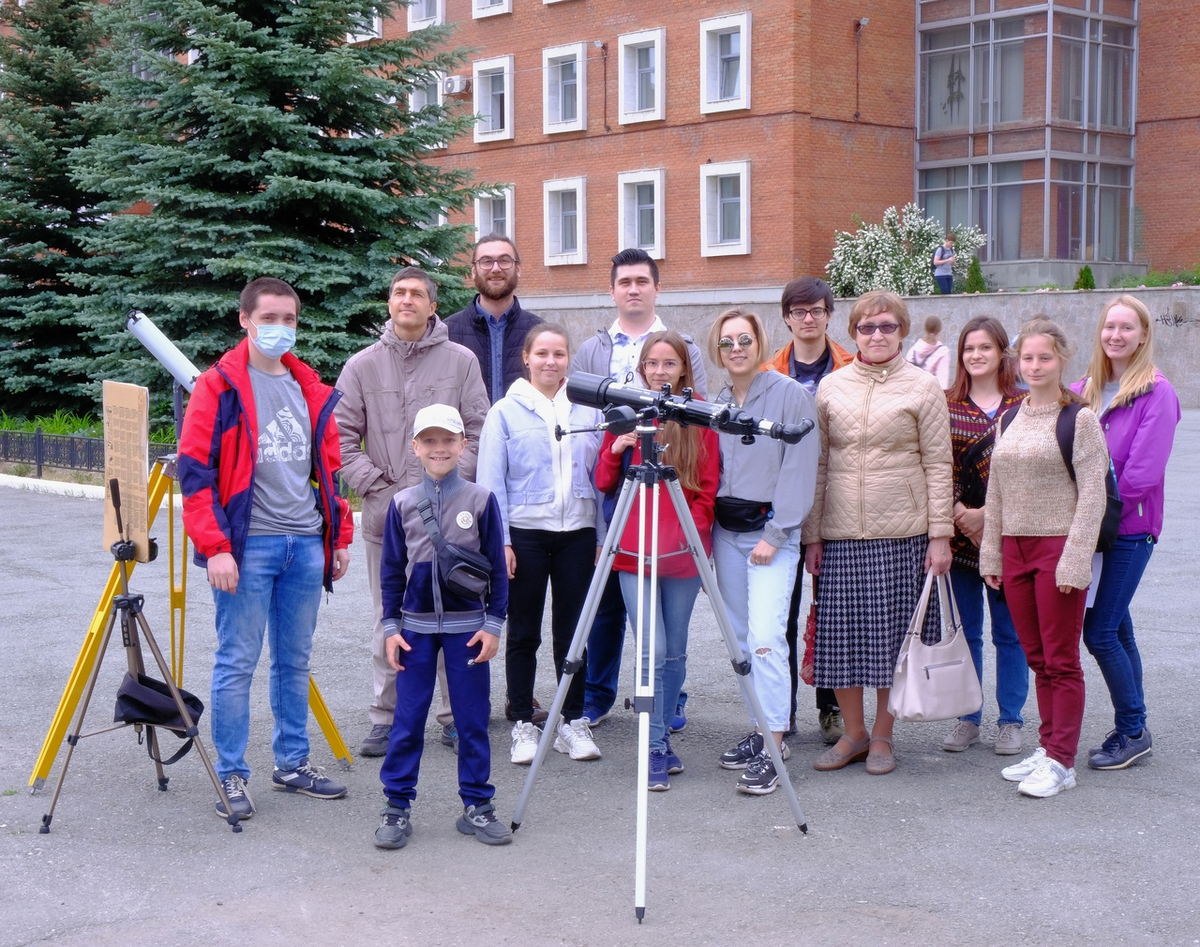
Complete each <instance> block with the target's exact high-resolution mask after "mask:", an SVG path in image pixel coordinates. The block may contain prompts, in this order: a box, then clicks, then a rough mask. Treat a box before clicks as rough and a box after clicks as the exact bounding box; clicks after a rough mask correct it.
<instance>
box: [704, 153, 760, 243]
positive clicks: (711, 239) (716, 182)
mask: <svg viewBox="0 0 1200 947" xmlns="http://www.w3.org/2000/svg"><path fill="white" fill-rule="evenodd" d="M734 176H736V177H737V178H738V181H739V197H738V200H739V204H740V206H739V208H738V210H739V215H738V226H739V229H740V235H739V238H738V239H737V240H726V241H722V240H721V238H720V216H719V215H720V213H721V205H720V200H719V195H718V189H719V187H720V179H721V178H726V177H734ZM749 252H750V162H749V161H725V162H722V163H720V164H702V165H701V166H700V255H701V256H740V255H744V254H747V253H749Z"/></svg>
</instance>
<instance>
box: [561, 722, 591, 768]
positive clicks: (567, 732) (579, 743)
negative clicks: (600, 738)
mask: <svg viewBox="0 0 1200 947" xmlns="http://www.w3.org/2000/svg"><path fill="white" fill-rule="evenodd" d="M554 749H556V750H557V751H558V752H559V753H569V754H570V755H571V759H573V760H598V759H600V748H599V747H598V746H596V741H595V740H593V739H592V730H591V728H590V727H589V726H588V722H587V720H586V719H585V718H583V717H580V718H579V719H578V720H572V721H571V722H570V723H567V721H566V720H562V721H560V722H559V724H558V728H557V729H556V730H555V735H554Z"/></svg>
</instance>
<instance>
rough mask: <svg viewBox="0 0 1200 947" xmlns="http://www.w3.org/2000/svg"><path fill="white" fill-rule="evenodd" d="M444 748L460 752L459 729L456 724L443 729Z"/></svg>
mask: <svg viewBox="0 0 1200 947" xmlns="http://www.w3.org/2000/svg"><path fill="white" fill-rule="evenodd" d="M442 746H448V747H451V748H453V750H454V752H455V753H457V752H458V727H456V726H455V725H454V724H450V725H449V726H446V727H442Z"/></svg>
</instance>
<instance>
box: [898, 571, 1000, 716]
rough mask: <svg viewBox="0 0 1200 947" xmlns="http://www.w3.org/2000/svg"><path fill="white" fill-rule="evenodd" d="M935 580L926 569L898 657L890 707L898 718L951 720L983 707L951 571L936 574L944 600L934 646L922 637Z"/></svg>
mask: <svg viewBox="0 0 1200 947" xmlns="http://www.w3.org/2000/svg"><path fill="white" fill-rule="evenodd" d="M933 579H934V577H933V575H932V573H926V574H925V587H924V588H923V589H922V590H921V598H920V600H919V601H918V602H917V610H916V612H915V613H914V614H913V617H912V621H911V622H909V625H908V634H906V635H905V636H904V643H903V644H901V645H900V654H899V655H898V656H897V658H896V671H895V675H894V677H893V678H892V689H891V693H890V694H889V695H888V710H890V711H891V712H892V714H893V715H894V716H895V717H896V719H897V720H905V721H913V722H916V723H928V722H930V721H933V720H953V719H954V718H955V717H965V716H966V715H967V714H973V713H975V711H977V710H978V709H979V708H980V707H982V706H983V691H982V689H981V688H980V686H979V677H978V676H977V675H976V673H975V663H974V662H973V661H972V660H971V649H970V647H969V646H968V645H967V636H966V634H965V633H964V632H963V627H962V619H961V618H960V617H959V615H958V605H957V603H956V602H955V601H954V591H953V589H951V588H950V577H949V576H945V575H940V576H938V577H937V586H938V596H939V598H940V600H941V605H942V640H941V641H939V642H938V643H937V644H934V645H928V644H925V642H923V641H922V640H921V629H922V628H923V627H924V625H925V613H926V611H928V609H929V594H930V592H931V591H932V589H933Z"/></svg>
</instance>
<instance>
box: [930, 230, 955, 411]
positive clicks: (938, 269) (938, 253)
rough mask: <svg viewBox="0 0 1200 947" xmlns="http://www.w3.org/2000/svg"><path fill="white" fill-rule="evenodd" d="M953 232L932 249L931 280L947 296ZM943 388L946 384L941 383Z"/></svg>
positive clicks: (951, 278) (951, 277)
mask: <svg viewBox="0 0 1200 947" xmlns="http://www.w3.org/2000/svg"><path fill="white" fill-rule="evenodd" d="M956 259H957V257H956V256H955V255H954V234H952V233H948V234H946V239H945V240H943V241H942V245H941V246H940V247H938V248H937V249H936V250H934V251H933V281H934V282H935V283H937V290H938V293H940V294H941V295H942V296H949V295H950V294H951V293H952V292H953V291H954V261H955V260H956ZM942 387H943V388H945V387H946V386H945V385H943V386H942Z"/></svg>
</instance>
